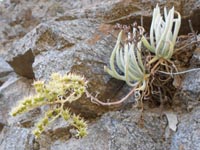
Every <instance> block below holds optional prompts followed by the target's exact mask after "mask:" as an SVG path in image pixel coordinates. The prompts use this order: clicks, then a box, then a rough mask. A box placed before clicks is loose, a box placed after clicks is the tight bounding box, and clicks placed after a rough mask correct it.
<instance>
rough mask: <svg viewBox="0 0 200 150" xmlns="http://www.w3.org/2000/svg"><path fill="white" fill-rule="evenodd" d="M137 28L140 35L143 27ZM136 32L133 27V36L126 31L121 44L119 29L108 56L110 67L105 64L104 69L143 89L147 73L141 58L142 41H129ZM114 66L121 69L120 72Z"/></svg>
mask: <svg viewBox="0 0 200 150" xmlns="http://www.w3.org/2000/svg"><path fill="white" fill-rule="evenodd" d="M138 29H139V34H140V36H142V35H143V32H144V29H143V28H142V27H138ZM136 32H138V31H137V29H136V28H133V34H132V36H133V37H131V33H128V40H127V41H126V42H125V43H124V44H122V43H123V41H122V34H123V30H122V31H120V33H119V35H118V38H117V42H116V45H115V47H114V50H113V51H112V54H111V57H110V69H109V68H108V67H106V66H105V67H104V70H105V71H106V72H107V73H108V74H110V75H111V76H112V77H114V78H116V79H119V80H123V81H125V82H126V83H127V84H128V85H129V86H132V87H137V89H136V90H144V89H145V87H146V79H147V77H148V76H149V75H148V74H147V73H146V70H145V67H144V64H143V60H142V55H141V44H142V42H141V41H139V42H134V41H131V39H135V38H136V34H137V33H136ZM115 66H117V68H118V70H120V71H121V74H120V73H119V71H117V69H116V67H115Z"/></svg>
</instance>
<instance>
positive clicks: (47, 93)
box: [11, 73, 87, 137]
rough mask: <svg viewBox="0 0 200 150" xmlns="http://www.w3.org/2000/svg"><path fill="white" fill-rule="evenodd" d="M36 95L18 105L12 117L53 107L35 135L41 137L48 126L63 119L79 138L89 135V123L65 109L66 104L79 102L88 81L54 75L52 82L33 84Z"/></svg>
mask: <svg viewBox="0 0 200 150" xmlns="http://www.w3.org/2000/svg"><path fill="white" fill-rule="evenodd" d="M33 86H34V88H35V91H36V94H35V95H33V96H29V97H26V98H24V99H23V100H21V101H19V103H18V105H17V106H16V107H14V108H13V109H12V111H11V115H12V116H16V115H18V114H22V113H25V112H27V111H29V110H32V109H34V108H37V107H40V106H43V105H51V109H49V110H48V111H47V112H45V115H44V118H42V119H41V120H40V121H39V122H38V123H37V124H36V129H35V130H34V131H33V134H34V135H35V136H36V137H39V136H40V134H41V133H42V132H43V131H44V130H45V128H46V127H47V125H49V124H50V123H52V122H53V121H55V120H56V119H57V118H59V117H62V118H63V119H64V120H66V121H69V122H70V123H71V125H72V126H74V127H75V128H76V130H77V134H76V136H77V137H83V136H85V135H87V123H86V122H85V121H84V120H83V119H82V118H81V117H80V116H77V115H75V114H71V113H70V109H69V108H65V106H64V105H65V104H66V103H72V102H74V101H76V100H78V99H79V98H80V97H81V96H82V95H83V94H84V93H85V91H86V87H87V81H86V80H85V78H84V77H82V76H79V75H76V74H67V75H63V76H62V75H60V74H58V73H53V74H52V75H51V78H50V81H49V82H47V83H45V82H44V81H35V82H34V83H33Z"/></svg>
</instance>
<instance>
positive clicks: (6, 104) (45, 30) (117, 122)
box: [0, 0, 200, 150]
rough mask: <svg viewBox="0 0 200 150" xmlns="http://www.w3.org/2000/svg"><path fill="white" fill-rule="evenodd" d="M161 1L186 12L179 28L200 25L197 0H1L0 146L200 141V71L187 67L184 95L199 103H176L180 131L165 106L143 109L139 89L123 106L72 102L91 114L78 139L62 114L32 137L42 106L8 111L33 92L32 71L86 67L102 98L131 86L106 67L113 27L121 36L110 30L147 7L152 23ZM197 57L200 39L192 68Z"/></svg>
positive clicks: (128, 146) (41, 149) (175, 146)
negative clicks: (135, 106) (15, 112)
mask: <svg viewBox="0 0 200 150" xmlns="http://www.w3.org/2000/svg"><path fill="white" fill-rule="evenodd" d="M156 3H159V5H160V6H161V7H162V8H163V7H164V6H167V7H171V6H172V5H174V6H175V8H176V10H177V11H179V12H180V13H181V15H182V16H183V17H182V25H181V31H180V34H188V33H189V32H191V31H190V28H189V26H188V19H191V21H192V23H193V27H194V30H195V31H197V30H198V31H200V28H199V27H200V22H199V18H200V15H199V14H200V13H199V11H200V9H199V6H200V2H199V1H198V0H189V1H188V0H178V1H176V2H175V1H166V0H163V1H160V0H156V1H151V0H144V1H139V0H138V1H135V0H116V1H115V0H103V1H102V0H101V1H100V0H77V1H71V0H58V1H53V0H49V1H46V0H33V1H27V0H20V1H19V0H4V2H0V149H2V150H4V149H5V150H19V149H20V150H30V149H33V150H47V149H50V150H55V149H56V150H65V149H66V150H82V149H83V150H93V149H94V150H98V149H99V150H102V149H105V150H107V149H110V150H135V149H139V150H147V149H155V150H157V149H164V150H168V149H171V150H189V149H194V150H197V149H200V144H199V141H200V139H199V137H200V134H199V133H200V128H199V127H200V121H199V113H200V107H199V94H200V91H199V87H200V81H199V80H200V78H199V76H200V74H199V71H198V72H191V73H188V74H186V76H185V79H184V80H183V85H182V87H181V88H182V89H181V91H184V93H186V94H187V95H188V96H184V95H183V96H182V98H180V97H179V101H181V102H183V101H187V102H188V103H191V105H192V108H193V109H190V111H186V110H185V109H182V108H181V109H177V108H178V107H175V108H174V109H173V110H174V112H175V113H177V116H178V120H179V125H178V129H177V131H176V132H172V131H171V130H169V129H168V127H167V122H166V121H165V120H163V118H162V117H161V116H160V110H159V111H158V110H155V111H154V110H151V109H149V108H148V109H146V110H145V111H144V114H143V115H142V116H141V113H140V111H138V110H135V109H131V108H132V103H133V101H134V98H133V97H131V98H130V99H129V100H128V101H127V102H126V103H125V105H124V107H120V108H106V107H101V106H98V105H95V104H93V103H91V102H90V100H88V99H87V98H86V97H83V98H82V99H80V100H79V101H77V102H75V103H72V105H71V106H70V107H71V110H72V111H73V112H75V113H81V115H82V116H84V117H85V118H87V119H89V120H90V123H89V135H88V136H87V137H85V138H83V139H79V140H77V139H75V138H74V137H72V134H71V132H73V131H71V130H70V128H68V127H67V123H66V122H64V121H62V120H60V119H59V120H58V121H56V122H55V123H54V124H52V125H51V126H49V128H48V130H47V131H46V132H45V133H44V134H43V135H42V138H41V139H37V140H36V139H34V137H33V136H32V135H31V130H32V129H33V126H34V124H35V123H36V122H37V121H38V118H40V117H41V113H42V111H43V108H42V109H36V110H33V111H31V112H30V113H27V114H24V115H21V116H19V117H16V118H13V117H11V116H10V115H9V111H10V109H11V107H13V106H15V105H16V103H17V101H18V100H19V99H22V98H23V97H24V96H26V95H29V94H31V93H33V92H34V91H33V89H32V86H31V84H32V79H43V80H48V78H49V75H50V74H51V73H52V72H60V73H62V74H64V73H67V72H76V73H78V74H83V75H84V76H85V77H86V78H87V79H88V80H89V87H88V88H89V91H90V92H91V93H92V94H93V95H95V94H98V93H100V95H99V96H98V98H99V99H101V100H104V101H106V100H107V99H111V100H113V99H119V98H120V97H122V96H124V95H125V94H127V90H129V88H128V87H127V86H124V87H123V85H124V83H123V82H121V81H117V80H115V79H112V78H110V76H109V75H107V74H106V73H105V72H104V71H103V66H104V65H106V64H108V61H109V57H110V53H111V51H112V49H113V46H114V44H115V40H116V39H115V38H113V36H112V35H111V34H108V31H111V32H113V35H114V36H116V35H117V32H115V31H114V30H112V29H113V25H114V24H115V23H117V22H118V23H124V24H131V23H133V21H135V20H136V21H137V22H140V18H141V14H142V15H143V18H144V20H143V23H144V27H145V29H146V31H148V30H149V27H150V22H151V17H150V16H151V12H152V8H153V7H154V6H155V5H156ZM199 57H200V53H199V48H198V47H197V48H196V50H195V52H194V55H193V57H192V59H191V61H190V64H191V65H190V68H194V67H199V66H200V65H199V64H200V59H199ZM5 61H7V62H8V63H9V64H10V66H11V67H10V66H9V65H8V64H7V63H6V62H5ZM182 99H184V100H183V101H182ZM117 109H120V110H121V111H117ZM109 110H110V111H112V112H108V111H109ZM163 111H165V110H163ZM101 115H103V116H101Z"/></svg>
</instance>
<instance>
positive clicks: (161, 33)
mask: <svg viewBox="0 0 200 150" xmlns="http://www.w3.org/2000/svg"><path fill="white" fill-rule="evenodd" d="M175 14H177V18H175V17H174V15H175ZM180 25H181V16H180V14H179V13H178V12H177V11H175V10H174V7H173V8H171V9H170V10H169V12H167V9H166V8H164V18H163V17H162V15H161V13H160V8H159V6H158V5H157V6H156V8H154V11H153V18H152V22H151V28H150V42H148V41H147V39H146V38H145V37H144V36H143V37H142V41H143V44H144V46H145V47H146V48H147V49H149V50H150V51H151V52H152V53H154V54H155V57H154V58H153V59H152V60H151V61H150V62H149V64H151V63H153V62H155V61H157V60H159V59H164V60H170V59H171V57H172V55H173V53H174V45H175V43H176V39H177V36H178V32H179V29H180Z"/></svg>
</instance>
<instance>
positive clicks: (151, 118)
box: [40, 110, 170, 150]
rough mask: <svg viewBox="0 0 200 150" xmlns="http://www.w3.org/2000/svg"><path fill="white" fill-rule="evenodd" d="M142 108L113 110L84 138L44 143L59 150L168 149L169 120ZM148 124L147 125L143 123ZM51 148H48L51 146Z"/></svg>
mask: <svg viewBox="0 0 200 150" xmlns="http://www.w3.org/2000/svg"><path fill="white" fill-rule="evenodd" d="M140 117H141V113H140V111H138V110H133V111H125V112H110V113H107V114H105V115H104V116H103V117H102V118H101V119H100V120H99V121H97V122H96V123H94V124H93V125H89V135H88V136H87V137H85V138H83V139H79V140H77V139H75V138H71V139H69V140H68V141H62V140H57V141H51V145H50V147H49V145H48V144H46V145H45V143H40V144H41V145H40V146H41V147H43V148H44V149H45V146H46V149H51V150H54V149H57V150H102V149H105V150H149V149H154V150H157V149H163V150H168V149H169V147H170V140H168V139H164V133H165V127H166V123H163V122H162V121H161V120H160V119H159V115H158V114H157V113H151V112H144V114H143V119H144V120H141V118H140ZM143 123H144V124H143ZM47 147H48V148H47Z"/></svg>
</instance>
